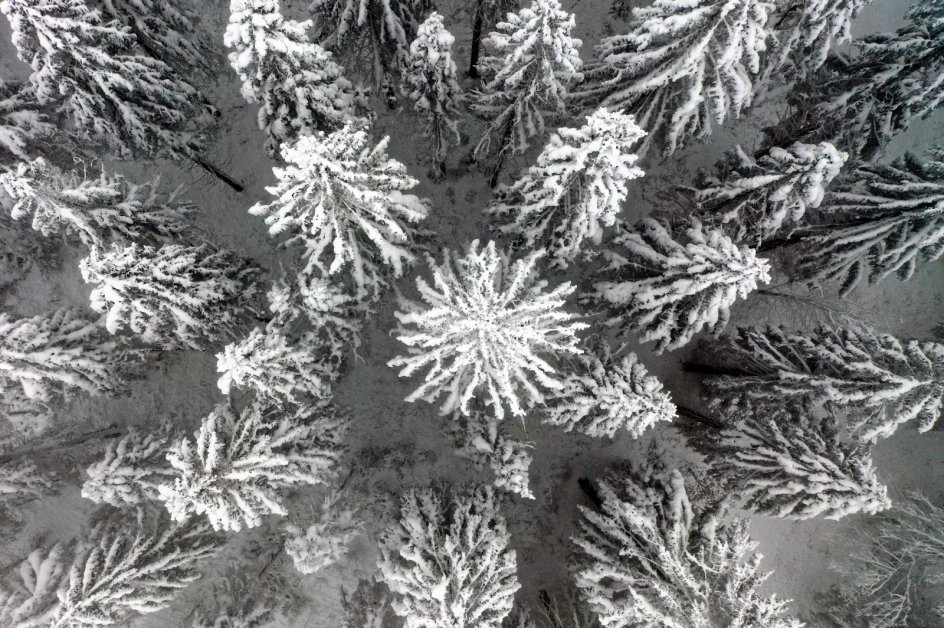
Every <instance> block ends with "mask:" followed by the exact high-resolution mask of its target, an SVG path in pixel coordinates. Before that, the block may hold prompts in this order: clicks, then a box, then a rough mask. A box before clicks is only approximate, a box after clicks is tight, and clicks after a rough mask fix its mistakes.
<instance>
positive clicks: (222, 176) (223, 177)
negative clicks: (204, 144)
mask: <svg viewBox="0 0 944 628" xmlns="http://www.w3.org/2000/svg"><path fill="white" fill-rule="evenodd" d="M190 160H191V161H193V163H195V164H197V165H198V166H200V167H201V168H203V169H204V170H206V171H207V172H209V173H210V174H212V175H213V176H214V177H216V178H217V179H219V180H220V181H222V182H223V183H225V184H226V185H228V186H229V187H231V188H233V189H234V190H236V191H237V192H242V191H243V186H242V185H241V184H240V183H239V182H238V181H236V180H235V179H234V178H232V177H231V176H229V175H228V174H226V173H225V172H223V171H222V170H220V169H219V168H217V167H216V166H214V165H213V164H211V163H210V162H208V161H204V160H203V159H202V158H200V157H191V158H190Z"/></svg>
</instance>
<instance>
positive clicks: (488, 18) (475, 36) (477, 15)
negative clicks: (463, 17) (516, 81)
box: [468, 0, 521, 78]
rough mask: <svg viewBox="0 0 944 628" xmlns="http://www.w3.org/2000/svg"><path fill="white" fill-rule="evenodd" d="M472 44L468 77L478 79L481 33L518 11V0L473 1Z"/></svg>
mask: <svg viewBox="0 0 944 628" xmlns="http://www.w3.org/2000/svg"><path fill="white" fill-rule="evenodd" d="M474 2H475V9H474V10H473V17H472V42H471V48H470V50H469V73H468V74H469V77H471V78H479V55H480V54H481V51H482V33H486V32H488V31H490V30H491V29H492V28H494V26H495V24H496V23H497V22H499V21H501V18H502V17H503V16H505V15H507V14H508V13H513V12H516V11H518V9H519V8H521V7H520V4H519V2H518V0H474Z"/></svg>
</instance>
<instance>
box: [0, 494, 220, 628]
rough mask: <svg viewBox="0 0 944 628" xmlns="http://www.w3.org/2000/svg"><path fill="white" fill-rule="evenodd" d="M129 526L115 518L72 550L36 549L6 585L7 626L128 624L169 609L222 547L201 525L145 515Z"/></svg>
mask: <svg viewBox="0 0 944 628" xmlns="http://www.w3.org/2000/svg"><path fill="white" fill-rule="evenodd" d="M127 519H128V518H121V517H119V518H118V519H117V520H116V519H114V518H112V519H110V520H108V521H106V522H103V523H101V524H99V525H97V526H95V528H94V529H93V530H92V531H91V533H90V534H89V535H88V536H87V537H84V538H81V539H79V540H77V541H75V542H73V543H70V544H68V545H66V544H62V543H57V544H55V545H53V546H52V547H51V548H49V549H48V550H43V549H35V550H33V551H32V552H31V553H30V554H29V556H27V558H26V560H24V561H23V562H22V563H21V564H20V565H19V569H17V570H15V574H16V576H12V577H11V579H10V582H9V583H8V584H7V586H0V624H3V625H4V626H11V627H17V628H19V627H23V628H25V627H27V626H49V627H51V628H69V627H72V626H108V625H112V624H125V623H126V622H128V620H129V619H130V618H131V617H133V616H134V615H136V614H146V613H153V612H155V611H159V610H161V609H163V608H165V607H166V606H168V605H169V604H170V602H171V600H172V599H173V597H174V595H175V594H176V593H177V591H179V590H180V589H183V588H184V587H186V586H187V585H189V584H190V583H191V582H193V581H194V580H196V579H197V578H198V577H199V575H200V574H199V572H198V571H197V569H196V568H197V566H198V564H199V563H200V561H201V560H203V559H205V558H207V557H209V556H211V555H212V554H213V553H215V551H216V549H217V547H218V542H217V540H216V538H215V537H213V536H212V535H210V534H208V530H207V528H206V527H205V526H204V525H201V524H193V523H186V524H171V525H167V524H166V522H164V521H161V519H162V518H155V517H154V516H153V513H151V514H150V515H149V514H148V513H146V512H145V511H138V514H137V518H136V521H128V520H127ZM17 576H18V577H17Z"/></svg>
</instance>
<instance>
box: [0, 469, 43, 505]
mask: <svg viewBox="0 0 944 628" xmlns="http://www.w3.org/2000/svg"><path fill="white" fill-rule="evenodd" d="M51 489H52V479H51V478H50V477H49V476H48V475H46V474H44V473H43V472H42V471H40V470H39V468H38V467H37V466H36V465H35V464H34V463H33V462H31V461H29V460H11V461H8V462H0V505H2V504H7V503H10V502H21V501H24V500H29V499H33V498H36V497H39V496H41V495H43V494H44V493H48V492H50V490H51Z"/></svg>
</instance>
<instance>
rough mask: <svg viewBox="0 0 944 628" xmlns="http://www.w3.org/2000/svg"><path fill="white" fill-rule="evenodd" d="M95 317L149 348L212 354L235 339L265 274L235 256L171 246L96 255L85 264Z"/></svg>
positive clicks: (97, 251) (129, 248)
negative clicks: (98, 315)
mask: <svg viewBox="0 0 944 628" xmlns="http://www.w3.org/2000/svg"><path fill="white" fill-rule="evenodd" d="M79 268H80V269H81V271H82V277H83V278H84V279H85V281H86V282H87V283H92V284H97V285H96V287H95V288H94V289H93V290H92V294H91V301H92V309H94V310H95V311H97V312H102V313H104V314H105V326H106V327H107V328H108V331H110V332H111V333H113V334H114V333H118V331H120V330H122V329H128V330H129V331H131V332H132V333H135V334H138V335H140V336H141V339H142V340H144V341H145V342H149V343H156V344H159V345H161V346H165V347H169V348H176V347H190V348H193V349H201V348H205V347H206V346H208V345H212V344H215V343H217V342H219V341H221V340H223V339H225V338H227V337H228V336H230V335H231V333H232V330H233V327H234V326H236V324H237V323H238V322H239V321H240V319H241V318H242V314H243V313H244V312H243V310H245V309H247V308H249V307H250V306H251V303H252V299H253V298H254V297H255V294H256V288H255V285H254V280H255V276H256V275H257V274H258V272H259V271H258V269H257V268H256V267H255V266H253V265H252V264H251V263H250V262H249V261H248V260H245V259H242V258H240V257H238V256H237V255H236V254H234V253H231V252H229V251H211V250H210V249H209V248H208V247H206V246H204V245H201V246H183V245H179V244H167V245H164V246H162V247H160V248H154V247H151V246H139V245H137V244H132V245H130V246H125V247H121V246H114V247H112V248H110V249H106V250H100V249H92V251H91V253H90V254H89V256H88V257H86V258H85V259H83V260H82V261H81V263H80V264H79Z"/></svg>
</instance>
